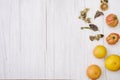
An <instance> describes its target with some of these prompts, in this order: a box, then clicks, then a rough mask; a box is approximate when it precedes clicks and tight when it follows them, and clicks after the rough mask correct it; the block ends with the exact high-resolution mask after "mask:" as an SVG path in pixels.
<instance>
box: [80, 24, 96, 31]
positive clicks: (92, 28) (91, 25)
mask: <svg viewBox="0 0 120 80" xmlns="http://www.w3.org/2000/svg"><path fill="white" fill-rule="evenodd" d="M81 29H82V30H83V29H90V30H93V31H98V27H97V26H96V25H95V24H89V27H81Z"/></svg>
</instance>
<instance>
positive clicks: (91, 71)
mask: <svg viewBox="0 0 120 80" xmlns="http://www.w3.org/2000/svg"><path fill="white" fill-rule="evenodd" d="M100 75H101V69H100V67H99V66H98V65H95V64H93V65H90V66H89V67H88V68H87V76H88V77H89V78H90V79H92V80H96V79H98V78H99V77H100Z"/></svg>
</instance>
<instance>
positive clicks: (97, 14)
mask: <svg viewBox="0 0 120 80" xmlns="http://www.w3.org/2000/svg"><path fill="white" fill-rule="evenodd" d="M103 15H104V13H103V12H101V11H99V10H97V11H96V14H95V16H94V19H95V18H97V17H100V16H103Z"/></svg>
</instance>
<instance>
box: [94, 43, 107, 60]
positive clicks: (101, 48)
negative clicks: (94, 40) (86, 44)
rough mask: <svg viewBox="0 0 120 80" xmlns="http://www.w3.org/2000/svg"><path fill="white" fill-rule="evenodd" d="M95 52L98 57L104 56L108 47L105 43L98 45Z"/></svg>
mask: <svg viewBox="0 0 120 80" xmlns="http://www.w3.org/2000/svg"><path fill="white" fill-rule="evenodd" d="M93 54H94V56H95V57H96V58H104V57H105V56H106V54H107V49H106V48H105V47H104V46H103V45H97V46H96V47H95V48H94V50H93Z"/></svg>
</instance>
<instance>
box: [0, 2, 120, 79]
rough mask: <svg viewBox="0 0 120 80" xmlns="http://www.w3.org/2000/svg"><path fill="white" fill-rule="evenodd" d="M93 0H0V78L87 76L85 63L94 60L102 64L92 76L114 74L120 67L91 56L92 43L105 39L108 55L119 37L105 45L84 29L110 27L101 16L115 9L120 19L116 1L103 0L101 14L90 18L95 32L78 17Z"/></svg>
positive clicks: (91, 13)
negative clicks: (105, 0) (113, 67)
mask: <svg viewBox="0 0 120 80" xmlns="http://www.w3.org/2000/svg"><path fill="white" fill-rule="evenodd" d="M99 3H100V2H99V0H92V1H91V0H0V63H1V65H0V78H5V79H7V78H20V79H23V78H36V79H38V78H39V79H73V80H89V79H88V77H87V76H86V68H87V67H88V66H89V65H91V64H97V65H99V66H100V67H101V69H102V75H101V77H100V79H98V80H119V79H120V76H119V74H120V72H119V71H118V72H110V71H108V70H106V69H105V68H104V59H101V60H99V59H96V58H95V57H94V56H93V55H92V54H93V52H92V51H93V48H94V47H95V46H96V45H99V44H102V45H105V46H106V47H107V49H108V55H110V54H112V53H115V54H119V53H120V49H119V47H120V45H119V44H120V42H119V43H118V44H116V45H115V46H110V45H108V44H107V43H106V42H105V38H103V39H101V40H100V41H95V42H91V41H90V40H89V39H88V37H89V35H95V34H97V33H104V34H105V37H106V36H107V35H108V34H109V33H111V32H117V33H119V34H120V24H119V25H118V27H117V28H115V29H112V28H109V27H108V26H107V25H106V23H105V21H104V20H105V17H106V16H107V15H108V14H109V13H115V14H117V15H118V18H119V19H120V10H119V1H118V0H109V5H110V7H109V10H108V11H106V12H104V13H105V16H102V17H100V18H97V19H95V20H94V19H92V22H93V23H95V24H97V25H98V26H99V30H100V31H98V32H93V31H89V30H84V31H82V30H80V27H81V26H87V25H88V24H86V23H84V22H83V21H82V20H79V19H78V16H79V13H80V11H81V10H83V9H84V8H85V7H88V8H90V11H89V14H88V16H89V17H91V18H93V17H94V14H95V12H96V11H97V10H98V9H99V5H100V4H99Z"/></svg>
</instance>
